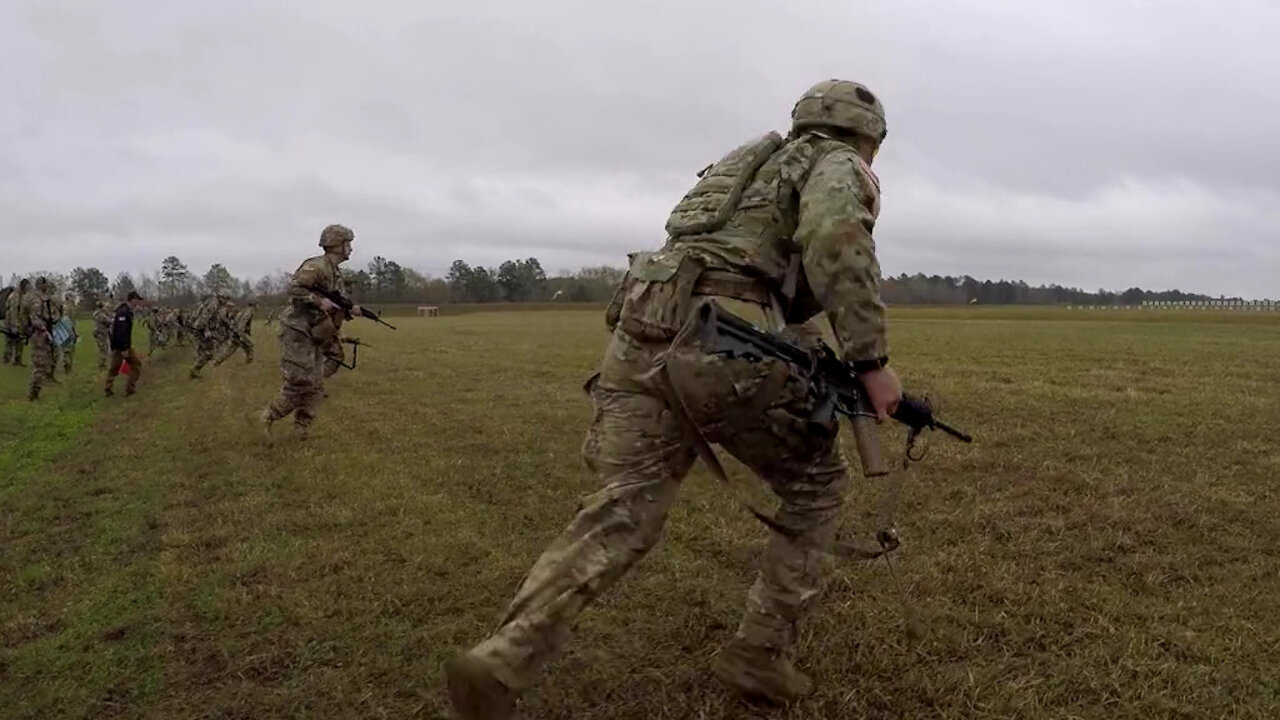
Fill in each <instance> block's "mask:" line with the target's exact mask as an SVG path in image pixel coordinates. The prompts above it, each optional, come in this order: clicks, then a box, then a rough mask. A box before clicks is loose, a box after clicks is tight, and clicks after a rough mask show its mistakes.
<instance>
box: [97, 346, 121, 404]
mask: <svg viewBox="0 0 1280 720" xmlns="http://www.w3.org/2000/svg"><path fill="white" fill-rule="evenodd" d="M123 362H124V353H120V352H112V353H111V355H110V360H108V362H107V375H106V378H105V379H104V380H103V383H102V389H103V391H104V392H105V394H106V395H107V397H110V396H112V395H114V394H115V390H114V389H113V388H114V385H115V383H116V376H117V375H119V374H120V365H121V364H122V363H123Z"/></svg>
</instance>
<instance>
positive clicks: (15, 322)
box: [4, 278, 31, 367]
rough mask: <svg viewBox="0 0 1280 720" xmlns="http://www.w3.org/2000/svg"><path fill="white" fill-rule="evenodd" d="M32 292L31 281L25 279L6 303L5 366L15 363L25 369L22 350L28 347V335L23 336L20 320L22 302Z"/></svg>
mask: <svg viewBox="0 0 1280 720" xmlns="http://www.w3.org/2000/svg"><path fill="white" fill-rule="evenodd" d="M30 291H31V281H30V280H28V279H27V278H23V279H22V281H21V282H19V283H18V289H16V290H14V291H13V292H12V293H10V294H9V297H8V299H7V300H6V301H5V311H4V329H5V335H4V364H6V365H7V364H9V363H13V364H14V365H17V366H18V367H23V363H22V348H23V346H24V345H26V335H25V334H23V332H24V331H23V329H22V324H21V323H20V322H19V318H20V317H21V315H22V301H23V300H24V299H25V298H26V296H27V293H29V292H30Z"/></svg>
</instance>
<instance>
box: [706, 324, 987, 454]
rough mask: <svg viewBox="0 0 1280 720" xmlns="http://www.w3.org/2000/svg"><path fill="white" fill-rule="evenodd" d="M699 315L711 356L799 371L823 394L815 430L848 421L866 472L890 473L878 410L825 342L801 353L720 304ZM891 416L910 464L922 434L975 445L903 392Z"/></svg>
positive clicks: (813, 423) (813, 424)
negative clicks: (901, 431) (902, 433)
mask: <svg viewBox="0 0 1280 720" xmlns="http://www.w3.org/2000/svg"><path fill="white" fill-rule="evenodd" d="M700 312H701V315H702V316H701V318H699V319H700V321H701V327H700V330H699V336H698V339H699V341H700V342H701V343H702V345H703V346H704V347H706V348H708V349H709V351H710V352H711V353H712V354H719V355H727V356H729V357H742V358H745V359H748V360H763V359H764V358H774V359H776V360H781V361H783V362H786V363H788V364H790V365H792V366H793V367H795V368H796V369H797V370H798V371H799V372H800V373H801V374H803V375H804V376H805V377H806V378H808V379H809V382H810V383H812V385H813V388H814V391H815V392H816V393H817V395H818V403H817V407H816V408H815V410H814V412H813V415H812V416H811V417H810V418H809V427H810V430H811V431H813V432H823V431H824V430H825V429H826V428H830V427H832V422H831V421H832V419H833V418H834V416H835V414H836V413H839V414H841V415H844V416H846V417H848V418H849V419H850V421H852V423H853V429H854V435H855V438H856V440H857V443H858V455H859V456H860V457H861V459H862V469H863V473H864V474H865V475H867V476H876V475H885V474H888V472H889V470H888V468H887V467H885V465H884V461H883V459H882V458H881V456H880V448H879V436H878V435H877V434H876V432H875V418H876V412H875V409H874V408H873V407H871V403H870V401H869V399H868V398H867V393H866V390H865V389H864V388H863V387H862V381H861V380H859V379H858V375H857V373H855V372H854V371H853V366H852V365H851V364H850V363H847V362H845V361H843V360H841V359H840V358H839V357H838V356H837V355H836V353H835V351H834V350H832V349H831V348H830V347H828V346H827V345H826V344H825V343H819V344H818V347H817V348H816V349H814V350H808V349H805V348H802V347H800V346H799V345H796V344H794V343H791V342H788V341H787V340H786V339H784V338H782V337H780V336H778V335H775V334H772V333H767V332H765V331H763V330H761V329H760V328H758V327H756V326H755V325H752V324H751V323H749V322H747V321H746V320H743V319H742V318H740V317H738V316H736V315H733V314H732V313H729V312H726V311H725V310H724V309H723V308H721V307H719V306H718V305H716V304H715V303H707V304H706V305H703V306H702V308H701V310H700ZM891 417H892V418H893V419H894V420H897V421H898V422H900V423H902V424H904V425H906V426H907V427H908V428H909V431H908V434H907V459H909V460H919V459H920V457H919V456H913V455H911V450H912V448H913V447H914V446H915V441H916V439H917V438H918V437H919V436H920V433H921V432H923V431H924V430H926V429H929V430H941V431H942V432H944V433H946V434H948V435H950V436H952V437H954V438H956V439H957V440H960V441H962V442H973V438H972V437H970V436H969V435H967V434H965V433H963V432H960V431H959V430H956V429H955V428H953V427H951V426H949V425H947V424H946V423H944V422H942V421H941V420H938V419H937V418H936V417H934V415H933V408H932V406H931V405H930V404H929V401H928V400H927V399H924V398H917V397H913V396H911V395H908V394H906V393H903V395H902V401H901V402H899V403H898V408H897V410H895V411H894V412H893V414H892V415H891Z"/></svg>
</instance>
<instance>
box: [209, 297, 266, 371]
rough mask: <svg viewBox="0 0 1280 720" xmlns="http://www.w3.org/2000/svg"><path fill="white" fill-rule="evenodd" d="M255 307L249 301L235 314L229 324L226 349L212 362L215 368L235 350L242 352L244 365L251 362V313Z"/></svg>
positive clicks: (255, 303) (254, 303) (254, 304)
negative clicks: (229, 331) (229, 330)
mask: <svg viewBox="0 0 1280 720" xmlns="http://www.w3.org/2000/svg"><path fill="white" fill-rule="evenodd" d="M257 306H258V303H257V302H256V301H253V300H250V301H249V303H248V304H247V305H245V307H244V308H243V309H241V310H240V312H238V313H236V315H235V318H234V319H232V321H231V324H230V327H231V334H230V336H229V337H228V339H227V347H226V349H225V350H223V351H222V353H221V354H220V355H218V359H217V360H214V361H213V364H214V365H215V366H217V365H221V364H222V363H224V362H226V361H227V359H228V358H230V357H231V356H232V355H234V354H235V352H236V350H244V361H245V363H246V364H247V363H251V362H253V313H254V310H255V309H257Z"/></svg>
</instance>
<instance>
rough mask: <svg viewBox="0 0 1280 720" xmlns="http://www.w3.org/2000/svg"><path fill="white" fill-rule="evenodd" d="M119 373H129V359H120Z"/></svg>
mask: <svg viewBox="0 0 1280 720" xmlns="http://www.w3.org/2000/svg"><path fill="white" fill-rule="evenodd" d="M120 374H121V375H128V374H129V360H128V359H125V360H122V361H120Z"/></svg>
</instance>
